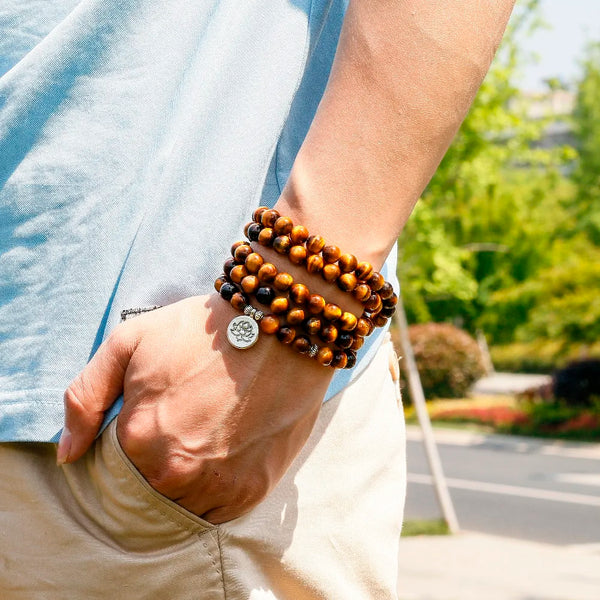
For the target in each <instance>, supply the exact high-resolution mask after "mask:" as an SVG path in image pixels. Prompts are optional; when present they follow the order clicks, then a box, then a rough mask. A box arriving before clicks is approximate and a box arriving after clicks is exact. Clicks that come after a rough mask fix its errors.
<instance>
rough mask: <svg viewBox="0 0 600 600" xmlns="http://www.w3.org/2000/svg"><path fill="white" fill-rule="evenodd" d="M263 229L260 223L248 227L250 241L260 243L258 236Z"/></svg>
mask: <svg viewBox="0 0 600 600" xmlns="http://www.w3.org/2000/svg"><path fill="white" fill-rule="evenodd" d="M261 229H262V227H261V226H260V225H259V224H258V223H252V225H250V226H249V227H248V239H249V240H250V241H251V242H258V234H259V233H260V230H261Z"/></svg>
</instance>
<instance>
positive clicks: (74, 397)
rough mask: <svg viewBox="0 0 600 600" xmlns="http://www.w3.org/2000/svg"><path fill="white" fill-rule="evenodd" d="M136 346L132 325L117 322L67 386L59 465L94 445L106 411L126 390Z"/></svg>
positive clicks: (58, 451) (75, 457) (76, 457)
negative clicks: (124, 385) (128, 373)
mask: <svg viewBox="0 0 600 600" xmlns="http://www.w3.org/2000/svg"><path fill="white" fill-rule="evenodd" d="M127 325H129V324H127ZM136 346H137V340H136V337H135V336H134V335H132V331H131V327H129V326H126V325H125V324H122V325H118V326H117V327H116V328H115V330H114V331H113V332H112V333H111V334H110V335H109V337H108V338H107V339H106V340H105V341H104V342H103V343H102V344H101V345H100V347H99V348H98V350H97V351H96V353H95V354H94V356H93V357H92V359H91V360H90V362H89V363H88V364H87V365H86V366H85V368H84V369H83V370H82V371H81V373H79V375H77V377H75V379H74V380H73V381H72V382H71V384H70V385H69V387H68V388H67V389H66V391H65V396H64V401H65V426H64V428H63V432H62V434H61V436H60V440H59V442H58V450H57V455H56V461H57V463H58V464H63V463H70V462H74V461H76V460H77V459H78V458H79V457H80V456H82V455H83V454H84V453H85V451H86V450H87V449H88V448H89V447H90V446H91V444H92V442H93V441H94V438H95V436H96V434H97V433H98V429H99V428H100V425H101V424H102V420H103V418H104V411H105V410H107V409H108V408H110V406H111V405H112V404H113V402H114V401H115V400H116V399H117V398H118V396H119V395H120V394H121V392H122V390H123V378H124V377H125V371H126V370H127V366H128V364H129V361H130V359H131V356H132V354H133V352H134V350H135V348H136Z"/></svg>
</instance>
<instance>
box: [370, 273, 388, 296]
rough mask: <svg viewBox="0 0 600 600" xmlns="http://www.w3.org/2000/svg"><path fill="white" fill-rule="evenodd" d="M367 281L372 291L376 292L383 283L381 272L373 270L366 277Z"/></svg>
mask: <svg viewBox="0 0 600 600" xmlns="http://www.w3.org/2000/svg"><path fill="white" fill-rule="evenodd" d="M367 283H368V285H369V287H370V288H371V289H372V290H373V291H374V292H378V291H379V290H380V289H381V288H382V287H383V285H384V284H385V279H384V278H383V275H382V274H381V273H377V271H373V273H371V276H370V277H369V279H367Z"/></svg>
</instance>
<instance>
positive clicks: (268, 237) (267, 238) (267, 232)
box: [258, 227, 275, 246]
mask: <svg viewBox="0 0 600 600" xmlns="http://www.w3.org/2000/svg"><path fill="white" fill-rule="evenodd" d="M274 239H275V232H274V231H273V230H272V229H271V228H270V227H265V228H264V229H262V230H261V232H260V233H259V234H258V243H259V244H261V245H262V246H270V245H271V244H272V243H273V240H274Z"/></svg>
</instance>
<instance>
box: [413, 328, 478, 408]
mask: <svg viewBox="0 0 600 600" xmlns="http://www.w3.org/2000/svg"><path fill="white" fill-rule="evenodd" d="M408 332H409V337H410V341H411V344H412V347H413V351H414V353H415V360H416V361H417V368H418V369H419V374H420V376H421V383H422V384H423V390H424V391H425V397H426V398H428V399H429V398H463V397H464V396H465V394H466V393H467V390H468V389H469V388H470V387H471V385H472V384H473V383H474V382H475V381H476V380H477V379H479V378H480V377H482V376H483V375H484V373H485V369H484V366H483V360H482V357H481V351H480V350H479V346H478V345H477V342H476V341H475V340H474V339H473V338H472V337H471V336H470V335H469V334H468V333H466V332H465V331H463V330H462V329H458V327H454V326H453V325H450V324H448V323H426V324H424V325H412V326H411V327H409V330H408Z"/></svg>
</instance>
